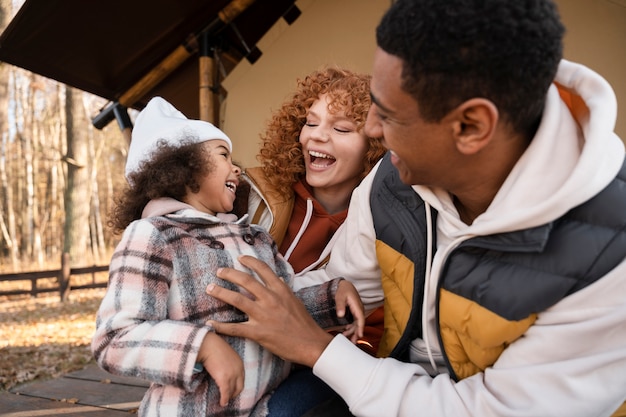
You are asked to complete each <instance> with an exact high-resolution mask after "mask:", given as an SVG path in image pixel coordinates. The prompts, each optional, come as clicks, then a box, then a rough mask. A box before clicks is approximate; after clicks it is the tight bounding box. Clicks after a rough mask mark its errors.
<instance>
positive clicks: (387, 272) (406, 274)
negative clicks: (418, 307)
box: [376, 240, 414, 357]
mask: <svg viewBox="0 0 626 417" xmlns="http://www.w3.org/2000/svg"><path fill="white" fill-rule="evenodd" d="M376 257H377V258H378V264H379V266H380V269H381V280H382V287H383V291H384V293H385V307H384V311H385V330H384V331H383V336H382V339H381V342H380V347H379V349H378V356H379V357H387V356H389V354H390V353H391V351H392V350H393V348H394V347H395V346H396V344H397V343H398V341H399V340H400V337H401V336H402V333H404V329H406V325H407V323H408V321H409V315H410V314H411V300H412V297H413V271H414V266H413V262H411V260H410V259H409V258H407V257H405V256H404V255H402V254H401V253H399V252H397V251H396V250H394V249H393V248H391V247H390V246H389V245H387V244H385V243H384V242H382V241H380V240H377V241H376Z"/></svg>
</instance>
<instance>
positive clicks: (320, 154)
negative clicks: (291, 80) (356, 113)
mask: <svg viewBox="0 0 626 417" xmlns="http://www.w3.org/2000/svg"><path fill="white" fill-rule="evenodd" d="M300 143H302V153H303V155H304V163H305V167H306V182H307V183H308V184H309V185H310V186H312V187H313V188H314V189H316V188H317V189H325V190H327V191H331V190H332V192H333V193H334V194H335V195H340V196H350V194H351V193H352V190H353V189H354V188H355V187H356V186H357V185H358V183H359V182H360V181H361V176H362V173H363V170H364V165H363V161H364V160H365V154H366V153H367V150H368V147H369V142H368V139H367V137H366V136H365V134H364V133H363V131H358V130H357V125H356V123H355V122H354V121H353V120H351V119H349V118H347V117H346V116H345V113H344V112H343V111H338V112H335V113H331V112H330V111H329V110H328V97H327V96H326V95H325V94H324V95H322V96H320V97H319V99H318V100H317V101H315V102H314V103H313V104H312V105H311V107H310V108H309V112H308V114H307V118H306V124H305V125H304V126H303V127H302V130H301V131H300Z"/></svg>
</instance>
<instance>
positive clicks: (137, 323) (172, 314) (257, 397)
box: [92, 208, 343, 417]
mask: <svg viewBox="0 0 626 417" xmlns="http://www.w3.org/2000/svg"><path fill="white" fill-rule="evenodd" d="M242 254H245V255H251V256H254V257H256V258H258V259H260V260H262V261H264V262H266V263H267V264H268V265H269V266H270V267H271V268H272V269H273V270H274V272H276V274H277V275H278V276H280V277H281V278H282V279H283V280H284V281H285V282H287V283H288V284H289V285H291V282H292V279H293V270H292V268H291V266H290V265H289V264H288V263H287V262H286V261H284V259H283V258H282V256H281V255H280V254H279V253H278V251H277V247H276V244H275V243H274V242H273V240H272V239H271V237H270V236H269V235H268V234H267V233H266V232H265V230H264V229H262V228H261V227H259V226H255V225H249V224H246V223H245V222H244V219H242V220H239V221H237V222H234V223H229V222H224V221H221V220H220V219H218V218H217V217H215V216H210V215H208V214H204V213H201V212H198V211H196V210H193V209H190V208H186V209H183V210H178V211H176V212H174V213H171V214H167V215H160V216H156V217H148V218H143V219H141V220H137V221H135V222H133V223H132V224H130V225H129V226H128V228H127V229H126V231H125V232H124V235H123V237H122V239H121V241H120V243H119V244H118V246H117V248H116V250H115V253H114V254H113V257H112V259H111V264H110V271H109V285H108V289H107V292H106V295H105V297H104V298H103V300H102V304H101V306H100V308H99V310H98V314H97V319H96V332H95V334H94V336H93V340H92V350H93V353H94V357H95V358H96V360H97V362H98V364H99V365H100V366H101V367H102V368H103V369H104V370H106V371H108V372H110V373H112V374H116V375H122V376H132V377H138V378H143V379H146V380H148V381H150V382H152V385H151V386H150V388H149V389H148V391H147V393H146V394H145V396H144V398H143V400H142V403H141V406H140V409H139V414H140V415H141V416H157V415H158V416H167V417H174V416H181V417H190V416H264V415H266V414H267V400H268V399H269V394H270V393H271V392H272V390H273V389H274V388H275V387H276V386H277V385H278V384H279V383H280V382H281V381H282V380H283V379H284V378H285V377H286V376H287V374H288V373H289V370H290V364H289V363H287V362H285V361H283V360H282V359H280V358H279V357H277V356H275V355H273V354H272V353H270V352H269V351H267V350H265V349H264V348H262V347H261V346H260V345H258V344H257V343H255V342H253V341H251V340H247V339H241V338H236V337H228V336H223V337H224V338H225V339H226V340H227V341H228V343H229V344H230V345H231V346H232V347H233V348H234V349H235V351H237V352H238V353H239V355H240V356H241V358H242V360H243V362H244V367H245V386H244V389H243V391H242V393H241V394H239V395H238V396H237V397H236V398H235V399H233V400H231V401H230V403H229V404H228V406H227V407H220V405H219V390H218V388H217V385H216V384H215V382H214V381H213V379H212V378H211V377H210V376H209V374H208V373H207V372H206V371H202V372H201V373H197V374H194V373H193V367H194V364H195V363H196V357H197V354H198V349H199V347H200V344H201V343H202V340H203V338H204V336H205V335H206V334H207V332H208V331H209V329H208V328H207V327H206V326H205V325H204V323H205V322H206V321H207V320H209V319H212V320H216V321H222V322H241V321H245V320H246V317H245V315H244V314H243V313H242V312H241V311H239V310H236V309H235V308H233V307H231V306H229V305H227V304H224V303H222V302H221V301H219V300H217V299H214V298H212V297H210V296H209V295H207V294H206V293H205V289H206V287H207V285H208V284H209V283H212V282H213V283H216V284H218V285H221V286H225V287H227V288H230V289H233V290H237V291H238V289H237V288H236V287H235V286H234V285H232V284H230V283H228V282H227V281H224V280H222V279H219V278H217V277H216V275H215V273H216V271H217V269H218V268H219V267H230V268H236V269H240V270H244V271H246V270H247V268H245V267H244V266H243V265H241V264H240V263H239V262H238V261H237V257H238V256H239V255H242ZM247 271H248V272H250V273H251V271H249V270H247ZM337 285H338V280H334V281H330V282H327V283H325V284H322V285H320V286H316V287H309V288H305V289H303V290H300V291H299V292H298V293H297V295H298V296H299V298H300V299H301V300H302V301H303V302H304V304H305V306H307V309H308V310H309V312H311V314H312V315H313V317H314V318H315V319H316V321H317V322H318V323H319V324H320V325H321V326H322V327H331V326H334V325H339V324H343V322H341V323H340V322H339V321H338V319H337V318H336V313H335V309H334V308H335V305H334V295H335V292H336V288H337Z"/></svg>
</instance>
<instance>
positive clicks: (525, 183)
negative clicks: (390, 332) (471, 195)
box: [414, 60, 624, 237]
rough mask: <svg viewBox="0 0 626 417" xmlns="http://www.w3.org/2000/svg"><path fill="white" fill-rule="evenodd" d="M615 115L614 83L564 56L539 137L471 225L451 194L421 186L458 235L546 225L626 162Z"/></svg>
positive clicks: (605, 182) (421, 191) (603, 184)
mask: <svg viewBox="0 0 626 417" xmlns="http://www.w3.org/2000/svg"><path fill="white" fill-rule="evenodd" d="M616 117H617V100H616V98H615V94H614V92H613V90H612V88H611V86H610V85H609V84H608V82H607V81H606V80H605V79H604V78H602V77H601V76H600V75H598V74H597V73H595V72H593V71H592V70H591V69H589V68H587V67H585V66H583V65H580V64H576V63H572V62H569V61H566V60H562V61H561V63H560V65H559V69H558V72H557V75H556V78H555V82H554V84H553V85H552V86H551V87H550V89H549V91H548V96H547V100H546V108H545V110H544V115H543V118H542V121H541V124H540V126H539V129H538V130H537V133H536V135H535V137H534V138H533V140H532V142H531V144H530V146H529V147H528V149H527V150H526V152H525V153H524V154H523V155H522V157H521V158H520V160H519V161H518V163H517V164H516V165H515V167H514V168H513V170H512V171H511V173H510V174H509V176H508V177H507V179H506V181H505V182H504V184H503V185H502V187H501V188H500V190H499V191H498V193H497V194H496V196H495V197H494V200H493V201H492V203H491V205H490V206H489V208H488V209H487V211H485V212H484V213H483V214H481V215H480V216H478V217H477V218H476V219H475V220H474V223H473V224H472V225H471V226H467V225H464V224H462V223H461V221H460V220H459V219H458V216H457V215H456V209H454V206H453V205H452V201H451V199H450V197H449V195H448V194H447V193H445V192H443V191H442V190H436V189H429V188H426V187H423V186H415V187H414V188H415V190H416V191H417V192H418V193H419V194H420V195H421V196H422V197H423V198H424V199H425V200H426V201H427V202H428V203H430V204H431V205H432V206H433V207H435V208H436V209H437V210H438V211H439V213H440V216H443V217H444V219H440V220H443V221H444V223H448V224H450V225H452V227H451V229H452V230H454V229H456V232H452V233H450V236H451V237H461V236H463V235H468V234H470V235H486V234H492V233H502V232H510V231H515V230H520V229H526V228H531V227H535V226H539V225H543V224H545V223H548V222H550V221H553V220H555V219H557V218H559V217H561V216H562V215H563V214H565V213H566V212H567V211H569V210H570V209H572V208H573V207H576V206H578V205H580V204H582V203H583V202H585V201H587V200H589V199H590V198H591V197H593V196H594V195H596V194H598V193H599V192H600V191H602V190H603V189H604V188H605V187H606V186H607V185H608V184H609V182H611V181H612V180H613V179H614V178H615V176H616V174H617V172H618V171H619V169H620V167H621V166H622V163H623V161H624V144H623V142H622V141H621V140H620V138H619V137H618V136H617V135H616V134H615V133H614V129H615V121H616ZM450 208H453V210H451V211H450ZM451 213H453V214H451Z"/></svg>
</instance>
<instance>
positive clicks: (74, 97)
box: [63, 86, 90, 264]
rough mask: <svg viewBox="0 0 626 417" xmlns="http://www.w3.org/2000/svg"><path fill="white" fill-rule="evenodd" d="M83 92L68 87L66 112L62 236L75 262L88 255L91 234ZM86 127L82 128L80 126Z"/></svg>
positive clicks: (86, 120)
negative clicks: (63, 223) (88, 241)
mask: <svg viewBox="0 0 626 417" xmlns="http://www.w3.org/2000/svg"><path fill="white" fill-rule="evenodd" d="M82 94H83V93H82V92H80V91H78V90H75V89H74V88H72V87H67V86H66V89H65V114H66V124H67V128H66V138H67V153H66V155H65V158H64V160H65V162H66V166H67V182H66V189H65V226H64V230H63V235H64V237H65V240H64V242H63V253H69V255H70V262H71V264H74V263H75V262H77V261H78V260H80V259H82V258H83V257H84V255H85V247H86V244H87V238H88V237H89V229H88V225H89V203H90V199H89V198H88V196H89V195H90V190H89V171H88V169H87V162H88V156H89V153H88V149H89V148H88V139H89V138H88V135H87V133H86V130H85V129H84V127H85V126H88V125H89V122H90V121H89V119H88V118H87V115H86V114H85V110H84V106H83V102H82ZM81 127H83V128H81Z"/></svg>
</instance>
